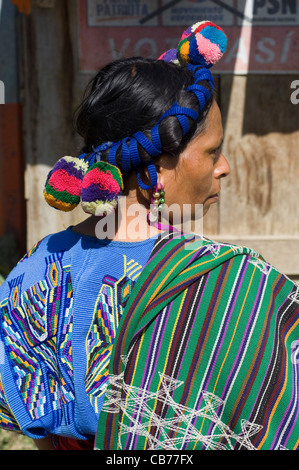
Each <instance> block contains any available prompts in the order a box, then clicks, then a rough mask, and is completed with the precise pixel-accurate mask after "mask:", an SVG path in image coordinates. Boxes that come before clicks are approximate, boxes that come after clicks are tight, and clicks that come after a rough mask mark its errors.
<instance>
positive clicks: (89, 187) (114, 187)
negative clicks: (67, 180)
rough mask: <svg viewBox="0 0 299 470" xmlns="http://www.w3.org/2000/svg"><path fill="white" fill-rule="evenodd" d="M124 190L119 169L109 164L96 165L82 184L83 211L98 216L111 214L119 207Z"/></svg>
mask: <svg viewBox="0 0 299 470" xmlns="http://www.w3.org/2000/svg"><path fill="white" fill-rule="evenodd" d="M123 188H124V186H123V179H122V174H121V172H120V170H119V168H117V167H116V166H114V165H111V164H110V163H107V162H102V161H100V162H97V163H95V164H94V165H92V167H90V168H89V170H88V171H87V173H86V175H85V176H84V179H83V182H82V191H81V205H82V207H83V210H84V211H85V212H87V213H88V214H93V215H97V216H101V215H107V214H110V213H111V212H113V211H114V210H115V208H116V207H117V203H118V197H119V196H120V194H121V192H122V190H123Z"/></svg>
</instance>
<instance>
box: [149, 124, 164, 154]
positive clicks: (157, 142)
mask: <svg viewBox="0 0 299 470" xmlns="http://www.w3.org/2000/svg"><path fill="white" fill-rule="evenodd" d="M151 137H152V143H153V145H154V146H155V147H156V149H158V150H159V151H160V152H162V144H161V139H160V134H159V125H158V124H156V125H155V126H154V127H153V128H152V130H151Z"/></svg>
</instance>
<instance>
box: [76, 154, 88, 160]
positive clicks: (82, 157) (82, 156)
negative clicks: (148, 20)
mask: <svg viewBox="0 0 299 470" xmlns="http://www.w3.org/2000/svg"><path fill="white" fill-rule="evenodd" d="M86 155H87V153H82V154H81V155H79V157H78V159H79V160H84V158H85V157H86Z"/></svg>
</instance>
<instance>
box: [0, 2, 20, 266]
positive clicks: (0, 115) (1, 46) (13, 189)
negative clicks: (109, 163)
mask: <svg viewBox="0 0 299 470" xmlns="http://www.w3.org/2000/svg"><path fill="white" fill-rule="evenodd" d="M16 28H17V26H16V15H15V7H14V6H13V5H12V4H11V2H10V1H8V0H3V1H1V2H0V81H1V90H2V93H1V96H0V273H2V274H4V275H5V274H6V273H7V271H9V269H11V267H12V266H13V265H14V263H15V262H16V261H17V260H18V258H19V257H20V256H23V254H24V253H25V251H26V205H25V199H24V168H25V163H24V147H23V143H24V142H23V133H22V105H21V100H20V93H19V81H18V76H19V68H18V43H17V34H16Z"/></svg>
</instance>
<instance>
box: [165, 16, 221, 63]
mask: <svg viewBox="0 0 299 470" xmlns="http://www.w3.org/2000/svg"><path fill="white" fill-rule="evenodd" d="M226 48H227V37H226V35H225V33H224V31H223V29H222V28H220V26H217V25H215V24H214V23H212V22H211V21H201V22H199V23H195V24H194V25H192V26H190V27H189V28H188V29H186V31H184V33H183V35H182V37H181V41H180V43H179V45H178V47H177V49H170V50H169V51H166V52H165V53H164V54H162V55H161V56H160V58H159V60H164V61H165V62H173V63H179V64H181V65H183V64H192V65H200V66H202V67H206V68H210V67H212V66H213V65H215V64H216V63H217V62H218V61H219V60H220V59H221V57H222V56H223V54H224V52H225V51H226Z"/></svg>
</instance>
